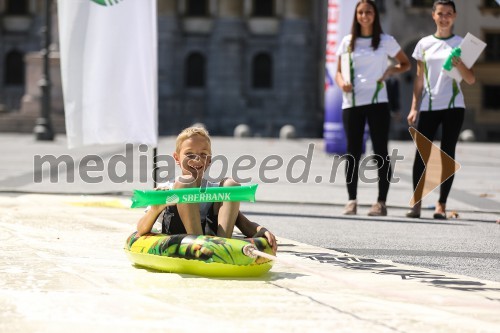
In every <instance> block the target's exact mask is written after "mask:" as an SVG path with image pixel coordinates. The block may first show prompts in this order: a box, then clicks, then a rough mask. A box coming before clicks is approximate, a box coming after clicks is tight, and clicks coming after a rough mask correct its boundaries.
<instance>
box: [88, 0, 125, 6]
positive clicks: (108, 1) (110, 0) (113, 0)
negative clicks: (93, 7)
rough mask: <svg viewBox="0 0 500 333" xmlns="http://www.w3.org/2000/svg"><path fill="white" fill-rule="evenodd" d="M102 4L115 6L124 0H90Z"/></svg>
mask: <svg viewBox="0 0 500 333" xmlns="http://www.w3.org/2000/svg"><path fill="white" fill-rule="evenodd" d="M90 1H93V2H95V3H96V4H98V5H101V6H113V5H116V4H118V3H119V2H120V1H123V0H90Z"/></svg>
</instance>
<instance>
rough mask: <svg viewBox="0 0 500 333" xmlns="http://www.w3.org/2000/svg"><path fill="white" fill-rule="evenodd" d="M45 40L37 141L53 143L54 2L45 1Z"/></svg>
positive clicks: (36, 133) (43, 35)
mask: <svg viewBox="0 0 500 333" xmlns="http://www.w3.org/2000/svg"><path fill="white" fill-rule="evenodd" d="M41 33H42V39H43V49H42V56H43V73H42V78H41V79H40V81H39V83H38V85H39V86H40V88H41V90H42V98H41V114H40V118H38V119H37V120H36V125H35V128H34V129H33V132H34V133H35V137H36V140H38V141H53V140H54V131H53V130H52V123H51V121H50V108H51V105H50V91H51V86H52V82H51V80H50V58H49V55H50V44H51V43H52V41H51V34H52V0H45V23H44V26H43V28H42V30H41Z"/></svg>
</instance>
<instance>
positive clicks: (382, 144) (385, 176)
mask: <svg viewBox="0 0 500 333" xmlns="http://www.w3.org/2000/svg"><path fill="white" fill-rule="evenodd" d="M342 120H343V122H344V130H345V133H346V137H347V154H348V155H347V163H346V183H347V192H348V194H349V200H355V199H356V197H357V192H358V176H359V161H360V159H361V153H362V149H363V135H364V132H365V123H366V122H367V121H368V126H369V128H370V137H371V140H372V145H373V153H374V154H375V155H374V156H373V159H374V160H375V161H376V162H377V165H378V199H377V200H378V201H386V199H387V192H389V184H390V179H391V176H392V170H391V163H390V158H389V153H388V151H387V142H388V141H389V126H390V123H391V115H390V112H389V105H388V104H387V103H380V104H371V105H363V106H357V107H353V108H349V109H344V111H343V112H342Z"/></svg>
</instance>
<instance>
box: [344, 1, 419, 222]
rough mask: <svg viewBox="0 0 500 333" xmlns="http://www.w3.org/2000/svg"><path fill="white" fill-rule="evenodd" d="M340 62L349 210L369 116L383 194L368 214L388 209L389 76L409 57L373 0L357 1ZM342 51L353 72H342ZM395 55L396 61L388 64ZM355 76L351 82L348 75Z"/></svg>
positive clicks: (353, 203)
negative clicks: (387, 30)
mask: <svg viewBox="0 0 500 333" xmlns="http://www.w3.org/2000/svg"><path fill="white" fill-rule="evenodd" d="M338 52H339V54H340V55H341V56H340V57H339V65H338V69H337V74H336V76H335V81H336V82H337V85H338V86H339V87H340V88H341V89H342V91H343V92H344V94H343V102H342V109H343V113H342V118H343V122H344V130H345V133H346V138H347V153H348V155H347V158H348V163H347V164H346V183H347V192H348V194H349V201H348V203H347V205H346V207H345V210H344V214H345V215H354V214H356V213H357V186H358V172H359V171H358V170H359V160H360V158H361V153H362V146H363V135H364V129H365V123H366V122H368V126H369V128H370V137H371V141H372V145H373V151H374V159H375V160H376V161H377V165H378V176H379V179H378V189H379V193H378V198H377V202H376V203H375V204H374V205H373V206H372V207H371V209H370V211H369V212H368V215H370V216H385V215H387V208H386V204H385V202H386V199H387V193H388V191H389V184H390V179H391V176H392V171H391V166H390V158H389V154H388V150H387V143H388V140H389V126H390V111H389V104H388V98H387V89H386V87H385V84H384V81H385V80H386V79H388V78H389V77H390V76H391V75H394V74H398V73H402V72H406V71H407V70H409V69H410V61H409V60H408V57H407V56H406V55H405V53H404V52H403V51H402V50H401V46H400V45H399V44H398V42H397V41H396V40H395V39H394V37H392V36H390V35H387V34H384V33H383V31H382V27H381V25H380V18H379V14H378V9H377V7H376V5H375V2H374V1H371V0H360V1H358V3H357V5H356V9H355V13H354V20H353V25H352V29H351V34H350V35H347V36H345V37H344V38H343V39H342V41H341V43H340V46H339V49H338ZM342 55H344V57H345V55H348V57H349V64H350V66H349V67H350V69H349V71H350V73H349V75H346V73H342V67H343V66H341V61H342V57H343V56H342ZM389 58H393V59H394V60H395V62H396V65H388V63H389ZM349 76H350V78H351V80H350V82H348V81H346V80H344V77H349Z"/></svg>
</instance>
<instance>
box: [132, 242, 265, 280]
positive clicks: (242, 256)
mask: <svg viewBox="0 0 500 333" xmlns="http://www.w3.org/2000/svg"><path fill="white" fill-rule="evenodd" d="M249 247H250V248H256V249H257V250H259V251H262V252H265V253H268V254H273V251H272V248H271V246H270V245H269V243H268V242H267V240H266V239H265V238H262V237H259V238H246V239H234V238H222V237H215V236H204V235H200V236H196V235H185V234H182V235H165V234H157V233H148V234H145V235H143V236H140V237H137V232H134V233H133V234H131V235H130V236H129V237H128V239H127V242H126V244H125V252H126V253H127V256H128V257H129V259H130V260H131V261H132V262H133V263H134V264H136V265H137V266H142V267H146V268H151V269H155V270H160V271H164V272H170V273H178V274H192V275H199V276H208V277H255V276H260V275H262V274H265V273H266V272H268V271H269V270H270V269H271V267H272V265H273V261H271V260H269V259H266V258H262V257H252V256H251V255H249V254H248V248H249Z"/></svg>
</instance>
